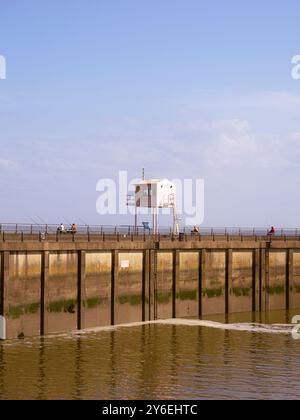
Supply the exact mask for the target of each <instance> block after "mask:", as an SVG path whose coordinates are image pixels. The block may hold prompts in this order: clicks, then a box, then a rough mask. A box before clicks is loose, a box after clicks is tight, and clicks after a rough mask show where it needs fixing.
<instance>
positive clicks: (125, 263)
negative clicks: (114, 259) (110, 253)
mask: <svg viewBox="0 0 300 420" xmlns="http://www.w3.org/2000/svg"><path fill="white" fill-rule="evenodd" d="M121 268H129V261H128V260H122V261H121Z"/></svg>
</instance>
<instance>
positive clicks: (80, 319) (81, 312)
mask: <svg viewBox="0 0 300 420" xmlns="http://www.w3.org/2000/svg"><path fill="white" fill-rule="evenodd" d="M77 261H78V268H77V276H78V277H77V329H78V330H81V329H82V328H84V327H85V277H86V270H85V267H86V252H85V251H78V257H77Z"/></svg>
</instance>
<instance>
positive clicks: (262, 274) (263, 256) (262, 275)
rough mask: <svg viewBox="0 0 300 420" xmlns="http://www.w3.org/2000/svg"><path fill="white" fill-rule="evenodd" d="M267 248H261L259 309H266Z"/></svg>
mask: <svg viewBox="0 0 300 420" xmlns="http://www.w3.org/2000/svg"><path fill="white" fill-rule="evenodd" d="M265 285H266V250H265V249H260V273H259V310H260V312H262V311H265V310H266V305H265V304H266V287H265Z"/></svg>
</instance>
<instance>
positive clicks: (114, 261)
mask: <svg viewBox="0 0 300 420" xmlns="http://www.w3.org/2000/svg"><path fill="white" fill-rule="evenodd" d="M118 276H119V251H116V250H114V251H112V258H111V303H110V305H111V325H115V285H116V283H117V282H118Z"/></svg>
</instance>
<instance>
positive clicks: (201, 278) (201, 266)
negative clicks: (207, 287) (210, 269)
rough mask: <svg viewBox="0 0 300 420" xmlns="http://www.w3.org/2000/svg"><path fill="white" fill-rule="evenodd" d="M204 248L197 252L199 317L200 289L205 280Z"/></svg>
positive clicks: (199, 306) (200, 305) (200, 307)
mask: <svg viewBox="0 0 300 420" xmlns="http://www.w3.org/2000/svg"><path fill="white" fill-rule="evenodd" d="M205 276H206V250H205V249H202V250H201V251H200V253H199V299H198V308H199V311H198V312H199V318H201V317H202V290H203V286H204V284H205V280H206V277H205Z"/></svg>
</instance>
